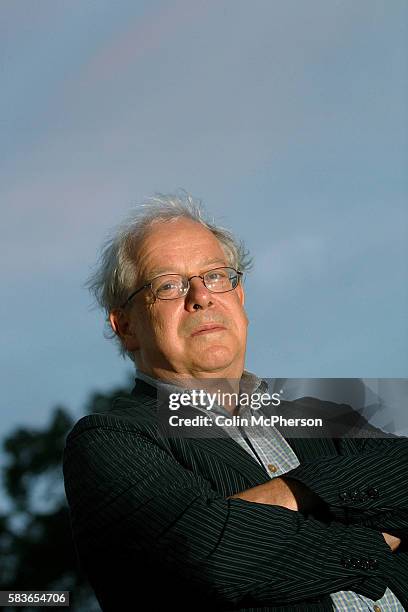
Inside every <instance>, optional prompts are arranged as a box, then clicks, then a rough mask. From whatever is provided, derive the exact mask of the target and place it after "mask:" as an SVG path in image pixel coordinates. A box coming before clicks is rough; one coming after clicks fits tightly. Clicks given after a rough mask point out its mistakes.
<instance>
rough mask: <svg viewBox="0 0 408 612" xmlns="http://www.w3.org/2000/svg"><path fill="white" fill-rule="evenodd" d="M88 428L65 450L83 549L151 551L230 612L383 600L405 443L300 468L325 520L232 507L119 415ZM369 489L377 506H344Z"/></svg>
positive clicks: (399, 520) (376, 445)
mask: <svg viewBox="0 0 408 612" xmlns="http://www.w3.org/2000/svg"><path fill="white" fill-rule="evenodd" d="M81 421H83V423H82V426H81V427H79V428H78V427H77V428H76V430H75V429H74V432H73V433H72V434H71V435H70V437H69V439H68V441H67V447H66V450H65V454H64V477H65V487H66V493H67V497H68V501H69V504H70V507H71V518H72V528H73V534H74V538H75V540H76V542H77V543H80V544H81V547H82V548H83V547H84V546H86V548H87V550H88V551H90V552H92V550H93V548H95V550H98V551H99V552H98V554H101V552H100V551H101V550H102V551H103V550H106V555H107V558H110V557H112V555H114V552H115V550H116V551H119V550H120V549H127V550H128V551H129V552H130V554H133V553H134V554H135V555H140V551H144V554H145V555H147V558H149V559H151V560H153V562H154V561H157V563H159V565H160V566H161V567H162V569H164V570H165V569H166V567H168V568H169V569H171V571H172V572H173V573H176V574H177V575H179V577H180V580H182V581H183V582H185V583H189V584H193V585H195V586H196V587H197V591H198V592H202V593H208V594H209V595H211V596H212V597H215V598H216V599H217V600H218V601H219V602H221V604H225V605H228V606H231V605H239V603H240V602H242V601H245V604H246V605H251V604H253V605H260V606H262V605H274V604H285V603H294V602H298V601H304V600H307V599H309V598H313V597H320V596H322V595H325V594H330V593H333V592H336V591H339V590H353V591H356V592H359V593H361V594H363V595H366V596H367V597H370V598H372V599H374V600H375V599H378V598H380V597H381V596H382V595H383V593H384V590H385V588H386V586H387V584H388V577H389V576H390V575H392V573H393V569H394V565H393V564H394V557H395V556H396V555H398V554H399V551H397V553H396V555H393V553H392V552H391V548H390V546H389V545H388V544H387V543H386V541H385V539H384V536H383V535H382V533H392V534H394V537H399V535H400V536H402V535H403V533H406V532H407V531H408V520H407V518H406V511H407V509H408V491H407V488H406V487H403V486H401V483H402V482H403V479H404V478H406V474H407V467H408V452H407V448H408V446H407V440H405V439H397V440H384V441H382V440H373V441H368V443H366V444H365V443H364V441H361V444H360V445H357V444H356V448H355V449H354V450H355V452H353V454H351V455H347V456H346V455H344V456H337V457H329V458H327V459H326V460H325V459H324V458H323V459H322V458H320V459H319V460H316V462H310V463H306V464H302V465H301V466H299V467H298V468H296V469H295V470H292V471H291V472H290V473H289V476H288V477H289V478H291V479H294V480H296V481H298V482H299V483H302V487H304V489H303V490H304V491H306V490H307V491H310V495H312V496H313V495H314V494H315V495H316V496H318V497H319V498H320V499H322V500H323V501H324V502H325V503H326V504H327V505H328V506H329V507H330V510H331V512H332V514H333V517H334V520H332V521H331V522H329V523H324V522H322V521H319V520H316V519H315V518H313V516H311V515H308V514H307V513H303V512H301V511H293V509H292V510H291V509H289V508H288V506H285V505H282V504H272V503H263V502H261V503H259V501H260V498H258V499H253V500H249V501H256V502H258V503H249V502H248V500H246V499H245V497H242V498H240V496H239V495H238V496H233V497H232V498H226V497H225V496H223V495H221V494H220V493H219V492H218V491H216V490H214V488H213V487H212V485H211V483H210V482H209V480H208V479H207V478H206V477H205V475H202V474H200V473H197V472H195V471H192V470H191V469H189V468H187V467H185V466H184V465H183V462H182V460H181V459H180V458H179V459H176V458H175V456H174V455H173V454H172V453H170V452H168V450H167V449H165V448H164V447H162V446H161V445H160V443H158V441H157V440H154V439H152V438H151V437H149V436H147V435H145V433H144V432H142V431H140V430H139V429H138V427H137V426H136V425H133V424H131V423H130V422H129V421H125V420H123V419H121V418H120V417H118V416H108V415H91V416H88V417H84V419H81ZM349 442H350V443H351V442H352V443H353V444H355V441H349ZM390 443H391V446H390ZM384 444H386V446H384ZM367 483H368V484H370V485H371V484H374V485H376V488H377V489H378V490H379V491H380V496H379V498H378V499H371V498H370V499H368V500H365V501H360V502H358V501H356V502H353V503H351V502H348V501H347V500H346V501H344V500H341V499H340V498H339V495H338V492H339V490H340V491H343V490H345V491H346V490H348V489H350V487H351V488H353V490H354V489H356V490H357V489H359V488H360V489H361V488H362V489H364V487H366V486H367ZM267 485H269V486H270V487H271V490H272V488H273V487H274V486H278V485H273V484H272V483H269V482H268V483H267ZM260 486H261V487H263V486H264V485H260ZM255 489H258V491H255ZM260 490H261V489H259V488H258V487H255V488H253V489H252V493H251V495H252V494H254V492H255V494H256V495H257V494H258V492H259V491H260ZM311 492H313V494H312V493H311ZM247 494H248V493H247ZM292 494H293V491H292ZM242 495H245V492H244V493H242ZM289 498H290V496H289ZM270 499H271V500H272V498H270ZM280 501H282V500H280ZM290 503H293V500H292V501H291V502H290ZM350 504H351V506H352V507H350ZM347 523H348V524H347ZM398 534H399V535H398ZM85 543H86V544H85ZM394 544H395V543H394ZM362 555H363V556H364V558H365V559H366V560H367V563H366V564H363V565H360V566H359V567H347V566H346V565H345V564H344V562H343V561H344V558H348V557H361V556H362ZM374 561H375V562H374Z"/></svg>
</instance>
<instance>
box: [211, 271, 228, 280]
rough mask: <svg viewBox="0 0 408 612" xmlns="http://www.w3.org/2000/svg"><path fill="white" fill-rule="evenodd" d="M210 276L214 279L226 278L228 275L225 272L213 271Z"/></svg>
mask: <svg viewBox="0 0 408 612" xmlns="http://www.w3.org/2000/svg"><path fill="white" fill-rule="evenodd" d="M208 278H209V279H210V280H212V281H218V280H225V279H226V278H227V275H226V274H225V272H211V274H208Z"/></svg>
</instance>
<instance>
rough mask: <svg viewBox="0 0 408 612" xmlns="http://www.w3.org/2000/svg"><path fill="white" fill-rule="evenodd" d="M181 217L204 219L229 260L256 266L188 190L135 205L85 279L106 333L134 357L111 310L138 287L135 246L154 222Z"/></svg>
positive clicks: (243, 267)
mask: <svg viewBox="0 0 408 612" xmlns="http://www.w3.org/2000/svg"><path fill="white" fill-rule="evenodd" d="M180 217H184V218H187V219H191V220H193V221H196V222H197V223H201V225H203V226H204V227H206V228H207V229H208V230H210V231H211V232H212V233H213V234H214V236H215V237H216V238H217V239H218V241H219V242H220V245H221V247H222V249H223V251H224V253H225V255H226V258H227V261H228V263H229V264H230V265H231V266H232V267H233V268H235V269H237V270H240V271H241V272H247V271H248V270H250V269H251V268H252V258H251V257H250V256H249V252H248V251H247V250H246V249H245V246H244V243H243V242H242V241H237V239H236V238H235V237H234V235H233V234H232V233H231V232H230V231H229V230H227V229H225V228H223V227H220V226H217V225H215V222H214V220H209V218H207V217H206V214H205V211H204V208H203V205H202V203H201V201H200V200H195V199H193V197H192V196H191V195H189V194H187V193H184V192H183V194H182V195H173V194H156V195H154V196H152V197H150V198H148V199H146V200H144V201H143V202H142V203H141V204H140V205H138V206H136V207H134V208H133V209H132V210H131V211H130V213H129V215H128V216H127V217H126V219H125V220H124V221H123V222H122V223H120V225H118V226H117V227H116V228H114V230H113V232H111V234H110V235H109V236H108V238H107V239H106V241H105V242H104V244H103V246H102V249H101V252H100V257H99V260H98V262H97V264H96V266H95V269H94V271H93V272H92V273H91V274H90V276H89V278H88V279H87V281H86V283H85V287H87V288H88V289H89V291H90V292H91V294H92V295H93V297H94V299H95V302H96V304H97V305H98V306H100V307H101V308H102V309H103V310H104V312H105V315H106V320H105V323H106V330H105V337H106V338H109V339H115V340H116V342H117V344H118V348H119V352H120V354H121V355H122V356H123V357H126V356H128V357H129V358H130V359H132V361H134V355H133V353H130V352H129V351H127V350H126V349H125V348H124V347H123V345H122V342H121V339H120V337H119V336H117V335H116V333H115V332H114V331H113V330H112V328H111V325H110V321H109V314H110V313H111V312H112V311H113V310H115V309H118V308H120V307H121V306H122V305H123V303H124V302H125V301H126V299H127V297H128V295H129V293H130V292H131V291H132V290H134V289H135V282H136V277H137V270H136V265H135V247H136V246H137V243H138V242H140V241H141V239H143V237H144V235H145V234H146V232H147V231H148V230H149V229H150V228H151V226H152V225H153V224H155V223H158V222H164V221H170V222H171V221H175V220H176V219H179V218H180Z"/></svg>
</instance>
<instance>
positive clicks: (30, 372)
mask: <svg viewBox="0 0 408 612" xmlns="http://www.w3.org/2000/svg"><path fill="white" fill-rule="evenodd" d="M407 46H408V4H407V2H406V1H405V0H393V1H392V2H389V1H388V0H381V1H380V0H359V2H355V0H329V1H328V0H309V1H308V2H303V1H302V0H280V1H278V0H253V1H252V2H248V1H243V0H221V1H219V0H217V1H215V0H205V1H204V0H193V1H191V0H175V1H171V2H169V1H168V2H161V1H153V2H152V1H150V2H143V1H139V2H134V1H133V0H132V1H131V0H129V1H128V0H121V1H120V2H112V1H107V0H69V1H68V0H58V2H56V1H55V0H37V1H34V0H31V1H27V0H2V2H1V3H0V59H1V64H0V91H1V96H0V130H1V136H0V162H1V163H0V202H1V217H2V218H1V221H2V222H1V224H0V245H1V247H0V248H1V250H2V262H3V266H2V279H3V280H2V299H1V301H0V309H1V319H2V321H3V329H2V334H1V352H0V359H1V370H0V372H1V377H2V390H3V393H2V404H3V405H2V417H1V419H2V427H1V433H2V434H6V433H8V432H10V431H11V430H12V429H13V428H14V427H17V426H20V425H21V426H28V427H34V428H35V427H41V426H43V425H44V424H45V423H46V422H47V421H48V419H49V416H50V412H51V410H52V409H53V408H54V407H55V406H57V405H59V406H64V407H66V408H67V409H68V410H69V411H70V412H71V413H72V414H73V415H75V416H79V415H81V414H82V413H83V409H84V405H85V403H86V401H87V398H88V397H89V395H90V394H91V393H92V392H94V391H107V390H110V389H111V388H112V387H115V386H120V385H126V384H127V385H128V384H129V378H130V376H131V375H132V364H131V362H130V361H127V362H126V361H124V360H122V359H121V358H120V357H119V356H118V354H117V351H116V348H115V346H114V345H113V344H112V343H110V342H109V341H108V340H107V339H105V338H104V336H103V328H104V325H103V315H102V313H100V312H98V311H97V310H95V309H93V308H92V302H91V298H90V296H89V295H88V294H87V292H86V290H85V289H84V287H83V285H84V282H85V281H86V278H87V276H88V274H89V273H90V271H91V269H92V266H93V265H94V264H95V262H96V259H97V255H98V249H99V248H100V245H101V243H102V241H103V240H104V238H105V237H106V235H107V233H108V232H109V231H110V229H111V228H112V227H113V226H115V225H116V224H117V223H119V222H120V220H121V219H122V218H123V217H124V216H125V215H126V214H127V213H128V211H129V209H130V208H132V207H134V206H137V205H138V204H139V203H140V202H141V201H142V200H143V198H145V197H148V196H150V195H152V194H154V193H155V192H162V193H169V192H175V191H176V190H178V189H185V190H187V191H188V192H189V193H191V194H192V195H193V196H194V197H196V198H199V199H201V200H202V202H203V204H204V205H205V207H206V210H207V211H208V213H209V215H211V216H213V217H214V218H215V219H216V221H218V222H219V223H220V224H221V225H223V226H225V227H227V228H229V229H230V230H232V231H233V232H234V233H235V234H236V235H237V236H238V237H239V238H241V239H243V240H244V241H245V244H246V245H247V247H248V249H249V250H250V252H251V254H252V255H253V257H254V264H255V265H254V270H253V272H252V273H251V274H249V275H248V276H247V278H246V279H245V281H244V283H245V289H246V293H247V296H246V307H247V312H248V316H249V319H250V327H249V343H248V352H247V362H246V367H247V368H248V369H250V370H251V371H255V372H257V373H258V374H260V375H262V376H266V377H269V378H275V377H278V378H279V377H282V378H283V377H285V378H287V377H356V378H358V377H368V378H376V377H379V378H404V377H407V372H408V348H407V347H408V345H407V341H408V319H407V312H408V308H407V307H408V283H407V279H408V269H407V267H408V263H407V262H408V257H407V256H408V240H407V238H408V224H407V205H406V204H407V194H408V179H407V172H406V168H407V157H408V146H407V145H408V139H407V135H408V129H407V124H408V111H407V109H408V80H407V77H408V71H407V58H408V55H407Z"/></svg>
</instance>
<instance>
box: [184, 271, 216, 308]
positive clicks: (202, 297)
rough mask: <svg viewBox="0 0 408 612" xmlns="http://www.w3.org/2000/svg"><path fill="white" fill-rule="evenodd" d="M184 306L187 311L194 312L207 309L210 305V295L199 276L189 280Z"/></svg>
mask: <svg viewBox="0 0 408 612" xmlns="http://www.w3.org/2000/svg"><path fill="white" fill-rule="evenodd" d="M185 305H186V308H187V310H189V311H191V312H192V311H194V310H197V307H199V308H208V306H211V305H212V293H211V291H210V290H209V289H207V287H206V286H205V285H204V282H203V279H202V278H201V277H200V276H194V277H193V278H191V279H190V287H189V290H188V291H187V294H186V297H185Z"/></svg>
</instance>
